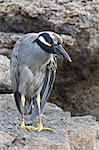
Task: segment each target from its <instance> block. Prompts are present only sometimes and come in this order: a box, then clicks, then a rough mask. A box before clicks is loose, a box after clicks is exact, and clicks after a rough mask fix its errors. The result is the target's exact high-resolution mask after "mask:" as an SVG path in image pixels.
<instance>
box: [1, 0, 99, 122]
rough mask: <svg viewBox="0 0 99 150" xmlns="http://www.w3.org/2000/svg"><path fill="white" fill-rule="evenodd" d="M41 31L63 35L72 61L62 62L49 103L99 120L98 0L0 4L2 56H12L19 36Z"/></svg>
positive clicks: (53, 0)
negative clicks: (93, 116) (50, 31)
mask: <svg viewBox="0 0 99 150" xmlns="http://www.w3.org/2000/svg"><path fill="white" fill-rule="evenodd" d="M41 30H52V31H55V32H58V33H60V34H62V37H63V38H64V47H65V49H67V51H68V52H69V54H70V55H71V57H72V60H73V63H72V64H69V63H68V62H64V61H63V59H62V58H61V59H59V66H58V73H57V79H56V84H55V86H54V90H53V93H52V95H51V97H50V101H51V102H54V103H56V104H58V105H59V106H61V107H62V108H63V109H64V110H69V111H71V112H72V114H73V115H79V114H80V115H82V114H92V115H95V116H96V117H97V119H98V120H99V92H98V91H99V77H98V76H99V2H98V0H91V1H90V0H79V1H78V0H49V1H46V0H42V1H41V0H38V1H33V0H29V1H26V0H17V1H16V0H10V1H6V0H2V1H0V31H1V32H5V33H1V34H0V39H3V40H2V41H1V40H0V54H3V55H6V56H8V57H10V51H11V48H12V47H13V44H14V42H15V40H16V39H17V37H19V35H20V34H19V35H18V34H16V33H27V32H35V31H36V32H38V31H41ZM6 32H7V33H6ZM13 33H15V34H13ZM11 34H12V35H11ZM13 35H14V37H13Z"/></svg>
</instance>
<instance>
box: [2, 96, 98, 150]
mask: <svg viewBox="0 0 99 150" xmlns="http://www.w3.org/2000/svg"><path fill="white" fill-rule="evenodd" d="M19 118H20V117H19V112H18V110H17V108H16V106H15V102H14V98H13V94H5V95H3V94H1V95H0V149H5V150H14V149H16V150H18V149H21V150H23V149H27V150H31V149H35V150H47V149H49V150H50V149H53V150H56V149H58V150H61V149H62V150H85V149H86V150H98V140H99V123H98V122H97V121H96V119H95V117H92V116H82V117H71V115H70V113H69V112H63V111H62V109H61V108H59V107H57V106H56V105H55V104H50V103H48V104H47V105H46V110H45V116H44V117H42V120H43V124H44V126H48V127H51V128H53V129H54V130H53V132H47V131H42V132H33V131H31V132H29V131H26V130H23V129H21V128H20V119H19ZM26 118H27V121H28V119H29V117H26Z"/></svg>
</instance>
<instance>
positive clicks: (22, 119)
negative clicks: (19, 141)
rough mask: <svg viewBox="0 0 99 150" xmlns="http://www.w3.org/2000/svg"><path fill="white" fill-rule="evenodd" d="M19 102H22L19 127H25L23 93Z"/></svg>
mask: <svg viewBox="0 0 99 150" xmlns="http://www.w3.org/2000/svg"><path fill="white" fill-rule="evenodd" d="M21 102H22V118H21V128H25V123H24V105H25V97H24V95H22V96H21Z"/></svg>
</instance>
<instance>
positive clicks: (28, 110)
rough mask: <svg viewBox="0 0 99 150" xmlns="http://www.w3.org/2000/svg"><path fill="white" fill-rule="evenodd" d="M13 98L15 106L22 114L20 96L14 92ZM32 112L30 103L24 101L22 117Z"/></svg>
mask: <svg viewBox="0 0 99 150" xmlns="http://www.w3.org/2000/svg"><path fill="white" fill-rule="evenodd" d="M14 98H15V102H16V106H17V108H18V110H19V112H20V113H21V114H22V102H21V94H20V93H19V92H18V91H16V92H15V93H14ZM31 111H32V105H31V103H28V101H27V100H26V101H25V107H24V115H29V114H31Z"/></svg>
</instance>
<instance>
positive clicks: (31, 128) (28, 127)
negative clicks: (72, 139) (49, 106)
mask: <svg viewBox="0 0 99 150" xmlns="http://www.w3.org/2000/svg"><path fill="white" fill-rule="evenodd" d="M25 129H27V130H29V131H38V132H40V131H43V130H46V131H50V132H52V131H53V129H51V128H47V127H43V125H42V124H39V125H38V127H34V126H33V125H31V126H27V125H26V126H25Z"/></svg>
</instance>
